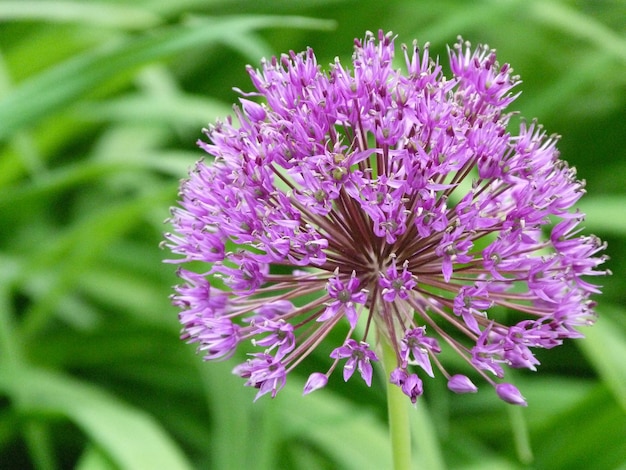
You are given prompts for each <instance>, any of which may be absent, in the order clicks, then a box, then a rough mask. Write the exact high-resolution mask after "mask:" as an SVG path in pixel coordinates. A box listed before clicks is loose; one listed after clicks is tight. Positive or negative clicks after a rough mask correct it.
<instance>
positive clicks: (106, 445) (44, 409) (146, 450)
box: [0, 368, 192, 470]
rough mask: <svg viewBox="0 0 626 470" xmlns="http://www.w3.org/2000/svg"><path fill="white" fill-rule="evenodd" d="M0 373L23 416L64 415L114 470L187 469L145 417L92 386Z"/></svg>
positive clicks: (31, 372)
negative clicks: (89, 440) (104, 456)
mask: <svg viewBox="0 0 626 470" xmlns="http://www.w3.org/2000/svg"><path fill="white" fill-rule="evenodd" d="M6 372H7V373H3V374H2V375H0V389H1V390H2V391H3V392H4V393H5V394H7V395H9V396H11V397H12V398H13V399H14V400H15V401H16V402H17V406H18V407H19V410H20V412H22V413H24V414H25V415H41V414H42V413H43V415H44V416H45V415H48V414H51V415H56V416H58V415H59V414H60V415H62V416H65V417H67V418H68V419H70V420H71V421H72V422H73V423H75V424H76V425H77V426H78V427H79V428H80V429H82V430H83V432H85V434H86V435H87V436H88V437H89V438H90V439H91V441H92V442H93V443H95V444H96V445H97V446H98V447H99V448H100V449H102V450H103V451H104V452H105V453H106V454H107V455H108V456H109V457H110V458H111V460H112V461H113V462H114V463H115V464H116V466H117V467H119V468H128V469H131V468H133V469H134V468H137V469H140V468H146V469H149V468H154V469H156V468H167V469H172V470H186V469H191V468H192V467H191V464H190V463H189V462H188V461H187V459H186V457H185V456H184V454H183V453H182V451H181V450H180V449H179V448H178V446H177V445H176V443H175V442H174V441H173V440H172V439H171V438H170V437H169V436H168V435H167V434H166V433H165V432H164V430H163V428H162V427H161V425H160V424H159V423H158V422H157V421H155V420H154V418H152V417H151V416H150V415H148V414H146V413H145V412H143V411H140V410H138V409H136V408H133V407H131V406H129V405H127V404H125V403H122V402H120V401H118V400H117V399H115V398H114V397H113V396H111V395H108V394H107V393H105V392H104V391H103V390H101V389H98V388H97V387H94V386H91V385H88V384H86V383H83V382H80V381H78V380H76V379H73V378H71V377H69V376H65V375H61V374H59V373H54V374H53V373H49V372H44V371H40V370H36V369H31V368H22V369H21V370H19V372H18V371H6Z"/></svg>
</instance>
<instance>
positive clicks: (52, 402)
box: [0, 0, 626, 470]
mask: <svg viewBox="0 0 626 470" xmlns="http://www.w3.org/2000/svg"><path fill="white" fill-rule="evenodd" d="M624 17H626V4H625V3H622V2H620V1H617V0H613V1H610V0H585V1H583V0H577V1H574V0H570V1H565V0H563V1H557V0H508V1H499V2H496V1H491V0H482V1H479V2H464V1H462V0H456V1H453V0H445V1H441V2H426V1H412V0H392V1H388V2H381V1H375V0H360V1H358V2H356V1H347V0H345V1H341V0H334V1H332V0H303V1H300V2H291V1H288V0H273V1H272V0H265V1H259V2H251V1H250V2H246V1H243V0H240V1H227V0H212V1H206V0H205V1H200V0H179V1H177V2H168V1H165V0H142V1H137V2H131V1H123V0H99V1H79V0H74V1H35V0H32V1H31V0H22V1H4V0H2V1H0V22H1V27H0V220H1V221H2V222H1V224H0V396H1V397H2V398H1V402H0V403H1V405H2V408H0V467H1V468H7V469H18V468H19V469H28V468H37V469H43V470H48V469H50V470H53V469H62V468H78V469H82V470H90V469H113V468H121V469H140V470H141V469H152V468H168V469H188V468H216V469H231V468H232V469H240V468H258V469H265V468H266V469H273V468H284V469H289V468H294V469H306V468H315V469H317V468H320V469H324V468H328V469H330V468H346V469H351V468H354V469H357V468H358V469H363V468H366V469H367V468H385V467H386V466H388V462H389V461H390V457H389V454H390V450H389V448H388V443H387V434H386V424H385V411H384V410H385V408H384V407H385V404H384V392H383V390H384V386H383V385H384V384H383V379H382V377H378V384H374V387H373V388H372V389H366V388H365V387H364V386H361V385H359V384H355V385H352V384H350V385H349V386H341V387H334V386H333V383H332V381H331V383H330V384H329V386H328V387H326V388H325V389H324V390H322V391H319V392H316V393H314V394H312V395H310V396H307V397H301V396H300V391H301V389H302V385H303V383H304V377H306V375H302V376H296V377H291V380H290V381H289V382H288V384H287V387H286V388H285V390H283V392H281V394H279V396H278V397H277V398H276V399H275V400H269V399H267V400H265V399H261V400H259V402H257V403H255V404H253V403H252V398H253V397H254V391H253V390H249V389H244V387H243V386H242V382H241V380H240V379H238V378H236V377H233V376H231V374H230V370H231V368H232V366H233V364H234V363H236V362H235V361H239V362H240V360H241V358H238V359H235V360H234V362H224V363H220V364H203V363H201V360H200V358H199V357H197V356H195V355H194V354H193V348H192V347H191V346H186V345H185V344H182V343H181V342H180V341H179V340H178V329H179V327H178V325H177V321H176V311H175V309H174V308H173V307H171V306H170V304H169V300H168V295H169V293H170V292H171V285H172V284H173V283H174V282H175V278H174V273H173V271H174V268H173V267H172V265H170V264H164V263H162V259H163V258H164V257H167V254H165V253H164V252H163V251H161V250H159V249H158V245H159V242H160V240H161V239H162V232H163V231H164V230H166V227H165V226H164V225H163V223H162V222H163V220H164V219H165V218H167V216H168V208H169V207H170V206H171V205H173V204H174V202H175V200H176V187H177V184H178V180H179V179H181V178H183V177H184V176H185V174H186V172H187V170H188V168H190V167H191V165H192V164H193V162H194V161H195V160H196V159H198V158H200V157H201V156H202V152H200V151H199V150H198V149H197V148H196V147H195V140H197V139H198V138H199V137H200V129H201V128H202V127H204V126H206V124H207V123H208V122H211V121H213V120H214V119H215V118H216V117H218V116H224V115H227V114H228V113H229V112H230V103H233V102H235V101H236V99H237V94H236V93H235V92H234V91H233V90H232V89H231V87H233V86H235V87H239V88H241V89H250V85H249V82H248V79H247V75H246V73H245V69H244V67H245V64H246V63H250V64H253V65H254V64H258V62H259V60H260V58H261V57H262V56H267V57H269V56H271V55H273V54H279V53H281V52H286V51H288V50H290V49H292V50H296V51H298V50H303V49H304V48H305V47H306V46H311V47H313V48H314V49H315V51H316V55H317V56H318V58H319V59H320V62H322V63H324V62H326V63H328V62H331V61H332V60H333V59H334V57H335V55H341V56H342V57H343V58H348V57H349V55H350V53H351V49H350V44H351V42H352V39H353V38H354V37H363V35H364V32H365V31H366V30H368V29H369V30H377V29H379V28H382V29H384V30H392V31H394V32H395V33H397V34H398V35H399V39H398V40H399V41H400V42H410V41H411V40H412V39H413V38H417V39H418V40H419V41H421V42H423V41H426V40H428V41H430V42H431V43H432V50H433V51H434V52H437V53H439V54H440V55H444V54H445V53H446V51H445V45H446V44H452V43H454V42H455V40H456V36H457V35H458V34H461V35H462V36H463V37H464V38H465V39H468V40H470V41H472V42H473V43H478V42H482V43H485V42H486V43H488V44H490V45H491V46H493V47H496V48H497V49H498V54H499V58H500V60H501V61H507V62H510V63H511V64H512V65H513V67H514V68H515V70H516V72H517V73H519V74H520V75H521V76H522V79H523V80H524V83H523V84H522V87H521V88H522V90H523V94H522V96H521V97H520V99H519V100H518V102H517V103H516V106H517V107H519V109H520V111H521V113H522V114H523V115H524V116H527V117H533V116H537V117H538V118H539V120H540V121H541V122H542V123H544V125H545V126H546V128H547V129H548V130H549V131H550V132H555V133H559V134H561V135H563V138H562V140H561V143H560V145H559V147H560V149H561V152H562V156H563V158H564V159H565V160H567V161H569V162H570V163H571V164H573V165H575V166H576V167H577V168H578V170H579V176H580V177H581V178H585V179H586V180H587V190H588V195H587V196H586V197H585V198H583V204H582V209H583V211H585V212H586V213H587V221H586V227H587V230H588V232H589V233H591V232H593V233H596V234H597V235H599V236H601V237H602V238H603V239H606V240H608V242H609V250H608V252H609V254H610V256H611V258H612V261H611V262H609V267H610V268H611V269H612V270H613V271H614V273H615V274H614V275H613V276H612V277H610V278H607V279H606V280H605V281H606V282H605V288H604V290H605V294H604V295H602V296H601V297H599V298H598V299H597V300H598V301H599V308H598V311H599V312H600V318H599V320H598V323H597V325H596V326H594V327H593V328H588V329H586V330H585V331H584V333H585V334H586V336H587V338H586V339H584V340H577V341H572V342H570V343H569V344H568V345H566V346H565V347H562V348H558V349H561V350H560V351H557V350H554V351H546V352H545V353H544V354H542V355H541V356H540V360H541V361H542V365H541V366H540V368H539V371H538V372H537V373H534V374H532V375H531V374H522V373H520V374H518V376H517V377H516V384H517V385H518V386H519V388H520V389H521V390H522V391H523V393H524V395H525V396H526V398H527V399H528V402H529V407H528V408H527V409H523V410H522V409H519V408H513V409H512V407H507V406H506V405H504V404H503V403H502V402H501V401H500V400H499V399H498V398H497V397H496V396H495V395H494V394H491V393H490V392H489V390H488V387H485V390H484V393H479V394H477V395H473V396H454V395H451V394H450V393H448V392H445V390H444V389H445V383H442V382H440V381H438V380H432V381H426V383H425V388H426V392H425V397H424V398H425V399H424V400H423V401H421V402H420V403H419V404H418V406H417V407H416V409H415V411H414V412H413V416H412V417H411V419H412V423H413V426H414V447H415V449H416V450H417V451H416V452H415V460H416V465H418V464H419V465H421V468H428V469H437V468H455V469H470V468H511V469H518V468H538V469H539V468H550V469H559V468H568V469H571V468H594V469H614V468H624V466H625V465H626V447H625V446H624V445H623V444H624V442H626V426H625V425H624V423H625V422H626V361H624V358H625V357H626V316H625V315H624V311H625V310H626V305H625V304H624V299H623V295H622V293H623V292H624V290H625V289H626V276H624V275H623V274H622V272H621V270H620V263H619V262H618V260H620V259H623V257H624V256H626V253H625V252H624V251H625V250H626V243H624V242H625V239H626V223H625V222H624V219H623V211H624V205H625V204H626V190H625V188H624V184H623V181H622V179H623V177H622V175H624V174H626V163H625V162H626V150H625V149H626V132H625V131H624V122H626V78H625V77H626V30H625V29H624V22H623V18H624ZM442 62H444V63H445V61H442ZM321 359H322V357H321V356H320V360H321ZM445 359H447V360H449V361H454V360H455V359H454V357H449V358H444V360H445ZM303 372H304V373H306V371H303ZM444 392H445V393H444Z"/></svg>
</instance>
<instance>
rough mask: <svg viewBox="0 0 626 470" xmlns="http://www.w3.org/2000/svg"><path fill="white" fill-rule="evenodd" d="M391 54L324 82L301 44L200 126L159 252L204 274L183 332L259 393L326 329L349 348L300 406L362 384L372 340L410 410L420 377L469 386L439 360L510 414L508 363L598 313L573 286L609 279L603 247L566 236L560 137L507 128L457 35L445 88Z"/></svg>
mask: <svg viewBox="0 0 626 470" xmlns="http://www.w3.org/2000/svg"><path fill="white" fill-rule="evenodd" d="M394 54H395V48H394V37H393V36H392V35H390V34H383V33H382V32H381V33H379V34H378V36H375V35H373V34H371V33H368V34H367V35H366V37H365V40H363V41H359V40H357V41H355V49H354V55H353V59H352V63H351V65H350V67H344V65H343V64H342V63H341V62H340V61H339V60H336V61H335V63H333V64H332V65H331V66H330V70H329V71H328V72H324V71H322V69H321V68H320V67H319V66H318V64H317V61H316V58H315V55H314V53H313V51H312V50H310V49H309V50H307V51H306V52H303V53H301V54H295V53H293V52H292V53H290V54H288V55H282V56H281V57H278V58H272V59H270V60H268V61H263V63H262V65H261V68H260V69H258V70H257V69H254V68H252V67H249V68H248V73H249V75H250V77H251V79H252V83H253V85H254V87H255V88H256V91H254V92H251V93H244V94H243V97H242V98H241V100H240V101H241V107H235V117H236V119H237V121H238V123H234V122H233V120H231V119H227V120H226V121H224V122H218V123H216V124H215V125H213V126H211V127H209V129H206V130H205V133H206V136H207V138H208V141H207V142H199V145H200V146H201V147H202V148H203V149H204V150H205V151H206V152H207V153H208V154H210V155H211V156H213V157H214V158H213V160H212V161H208V160H207V161H205V160H201V161H199V162H198V163H197V164H196V166H195V168H194V169H193V170H192V171H191V172H190V174H189V178H188V179H187V180H186V181H185V182H183V183H182V185H181V191H180V198H181V201H180V207H178V208H175V209H173V210H172V217H171V223H172V224H173V227H174V231H175V233H172V234H167V235H166V242H165V244H166V245H167V246H168V247H169V248H170V249H171V250H172V252H173V253H175V254H177V255H180V256H182V259H179V260H178V262H182V263H191V262H193V263H194V265H195V266H202V265H203V264H204V265H205V266H206V267H205V268H204V269H202V268H201V269H202V273H201V274H198V273H194V272H192V271H189V270H185V269H180V270H179V276H180V278H181V279H182V281H183V283H182V284H181V285H180V286H178V287H176V293H175V294H174V296H173V302H174V304H175V305H177V306H178V307H180V309H181V313H180V321H181V323H182V325H183V333H182V337H183V338H184V339H186V340H187V341H189V342H192V343H196V344H197V346H198V350H199V351H200V352H202V353H203V354H204V357H205V359H220V358H225V357H230V356H231V355H232V354H233V353H234V352H235V350H236V349H237V347H238V346H239V345H240V344H241V343H243V342H246V343H250V344H251V345H252V347H253V348H255V351H256V352H253V353H251V355H250V358H249V360H248V361H246V362H244V363H243V364H241V365H239V366H238V367H236V368H235V370H234V372H235V373H236V374H239V375H240V376H242V377H243V378H245V379H247V382H246V384H247V385H251V386H254V387H256V388H258V389H259V392H258V394H257V397H258V396H261V395H263V394H265V393H270V394H271V395H272V396H274V395H275V394H276V393H277V392H278V391H279V390H280V389H281V388H282V387H283V386H284V384H285V381H286V378H287V376H288V374H289V372H291V371H292V370H293V369H294V368H295V367H296V366H297V365H298V364H300V363H301V362H302V361H303V360H304V359H305V358H306V357H307V356H308V355H309V354H311V352H312V351H313V350H315V349H316V348H317V347H318V345H319V344H320V343H322V342H323V341H324V340H325V339H327V337H328V333H329V332H330V331H331V330H335V329H339V330H340V331H343V332H344V333H345V340H344V341H343V343H342V344H334V345H332V347H334V349H333V351H332V353H331V354H330V360H329V366H328V369H327V370H325V371H320V372H315V373H313V374H312V375H311V377H310V378H309V380H308V381H307V384H306V385H305V393H309V392H311V391H313V390H316V389H319V388H322V387H324V386H325V385H326V384H327V382H328V379H329V377H330V376H331V375H332V373H333V371H334V370H335V368H336V367H337V366H338V365H339V363H342V364H343V377H344V379H345V380H348V379H350V378H351V377H352V376H353V375H354V372H355V371H358V372H359V375H360V376H361V378H362V379H363V380H364V381H365V383H366V384H367V385H370V384H371V381H372V374H373V367H372V364H373V363H376V362H377V361H378V357H377V355H376V352H375V349H376V340H377V339H378V338H379V337H377V336H376V335H379V336H382V337H384V340H385V341H388V342H389V344H391V346H392V349H393V350H394V351H395V353H396V356H397V367H396V368H395V369H394V370H393V371H392V372H391V374H390V376H389V380H390V381H391V382H392V383H394V384H396V385H397V386H398V387H400V388H401V389H402V391H403V392H404V393H405V394H406V395H407V396H408V397H409V398H410V399H411V401H413V402H415V400H416V399H417V397H418V396H419V395H421V394H422V388H423V387H422V385H423V383H422V380H421V379H420V377H419V375H418V373H420V374H425V375H428V376H434V375H435V374H436V370H438V371H439V373H441V374H443V375H444V376H445V377H446V378H447V379H448V387H449V389H450V390H452V391H453V392H456V393H469V392H475V391H476V390H477V387H476V386H475V385H474V383H473V382H472V381H471V380H470V379H469V378H468V377H467V376H466V375H463V374H459V373H456V372H457V371H452V372H449V371H448V370H447V369H446V367H445V366H444V365H443V364H442V363H441V361H440V360H439V358H438V355H439V353H440V351H442V349H443V348H448V349H449V350H452V351H454V352H456V353H458V354H459V355H460V356H461V357H462V358H463V359H464V360H465V362H466V363H467V365H468V366H469V367H468V368H467V369H468V370H470V371H471V370H473V372H472V373H471V374H470V375H476V376H482V377H483V379H485V380H486V381H487V382H488V383H489V384H491V385H492V386H494V387H495V390H496V393H497V395H498V396H499V397H500V398H502V399H503V400H504V401H507V402H509V403H514V404H518V405H524V404H525V403H526V402H525V400H524V399H523V397H522V395H521V394H520V392H519V391H517V389H516V388H514V387H513V386H512V385H510V384H508V383H506V382H500V379H502V378H503V377H504V374H505V369H506V367H513V368H528V369H531V370H535V369H536V366H537V365H538V364H539V361H538V360H537V359H536V358H535V356H534V355H533V352H532V350H533V348H552V347H555V346H558V345H560V344H561V343H562V341H563V340H564V339H567V338H577V337H580V336H581V335H580V333H579V332H578V329H577V328H578V327H579V326H581V325H589V324H591V323H593V321H594V319H595V313H594V310H593V308H594V303H593V302H592V301H591V300H590V296H591V295H592V294H594V293H598V292H599V289H598V287H596V286H595V285H593V284H591V283H590V282H589V281H588V280H586V278H587V277H589V276H597V275H602V274H605V273H606V271H602V270H599V269H598V266H599V265H600V264H601V263H602V262H603V261H604V259H605V257H604V256H601V255H599V252H601V251H602V250H603V249H604V244H603V243H602V242H601V241H600V240H599V239H597V238H596V237H593V236H591V237H590V236H584V235H581V234H580V228H579V223H580V222H581V221H582V220H583V214H581V213H580V212H578V211H576V210H574V209H573V206H574V204H575V203H576V202H577V201H578V199H579V198H580V197H581V196H582V195H583V193H584V184H583V183H582V182H580V181H578V180H576V174H575V170H574V169H573V168H570V167H568V166H567V164H566V163H565V162H563V161H562V160H560V159H559V154H558V151H557V149H556V143H557V138H556V137H555V136H549V135H547V134H546V132H545V131H544V130H543V128H542V127H541V126H540V125H538V124H537V123H535V122H532V123H527V122H524V121H521V122H519V123H518V124H517V125H515V124H514V122H513V113H512V112H509V111H507V108H508V106H509V105H510V104H511V103H512V102H513V101H514V99H515V98H516V96H517V93H516V87H517V85H518V78H517V77H515V76H514V75H512V69H511V68H510V67H509V65H508V64H504V65H502V66H500V65H499V64H498V62H497V61H496V56H495V52H494V51H493V50H491V49H489V48H488V47H487V46H479V47H477V48H476V49H472V48H471V46H470V45H469V44H468V43H464V42H463V41H461V40H459V42H458V43H457V44H456V45H455V46H454V47H453V48H451V49H449V59H450V68H451V71H452V75H451V76H450V77H446V76H444V74H443V72H442V67H441V66H440V65H439V63H438V61H436V60H433V59H431V58H430V56H429V50H428V45H426V46H425V47H424V50H423V52H420V51H419V50H418V48H417V46H416V45H415V44H414V45H413V46H412V47H406V46H403V47H402V55H403V58H404V71H402V70H401V69H400V68H398V67H396V65H394V63H393V60H394ZM258 98H260V101H261V102H260V103H258V102H256V101H254V100H253V99H258ZM505 310H508V311H509V313H508V314H507V315H503V313H504V311H505ZM511 312H512V313H511ZM333 336H335V335H333ZM372 340H373V342H372ZM370 344H373V347H372V346H370ZM344 361H345V362H344ZM464 373H467V372H466V371H464Z"/></svg>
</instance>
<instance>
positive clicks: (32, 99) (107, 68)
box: [0, 16, 333, 139]
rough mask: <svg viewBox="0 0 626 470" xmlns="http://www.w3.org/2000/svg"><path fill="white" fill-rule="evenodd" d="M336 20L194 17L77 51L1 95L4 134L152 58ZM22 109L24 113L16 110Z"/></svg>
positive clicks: (0, 130)
mask: <svg viewBox="0 0 626 470" xmlns="http://www.w3.org/2000/svg"><path fill="white" fill-rule="evenodd" d="M332 24H333V23H332V22H329V21H324V20H316V19H312V18H304V17H293V16H289V17H287V16H285V17H280V16H234V17H228V18H215V19H213V20H211V21H209V20H207V21H193V22H192V24H189V25H182V26H181V25H176V26H172V27H167V28H163V29H161V30H158V31H154V32H151V33H150V34H145V35H142V36H140V37H139V38H131V39H126V40H123V41H116V42H115V43H113V44H112V43H109V44H106V45H104V46H103V47H100V48H97V49H95V50H91V51H88V52H86V53H84V54H81V55H77V56H75V57H74V58H72V59H69V60H67V61H66V62H64V63H62V64H59V65H58V66H56V67H53V68H52V69H50V70H46V71H44V72H42V73H41V74H39V75H37V76H35V77H33V78H31V79H29V80H27V81H25V82H23V83H22V84H20V85H19V86H17V87H16V88H15V89H13V90H12V91H11V92H10V93H9V94H8V95H7V96H5V97H4V99H2V101H0V122H2V126H1V127H0V139H5V138H6V137H7V136H9V135H11V134H12V133H13V132H15V131H16V130H18V129H20V128H22V127H24V126H27V125H32V124H35V123H36V122H38V121H39V120H41V119H42V118H44V117H45V116H47V115H49V114H51V113H53V112H54V111H56V110H58V109H59V108H61V107H63V106H67V105H68V104H70V103H72V102H74V101H75V100H76V99H77V98H78V97H80V96H82V95H83V94H85V93H87V92H88V91H90V90H92V89H93V88H95V87H96V86H98V85H100V84H102V83H104V82H105V81H106V80H108V79H110V78H112V77H114V76H119V75H121V74H122V73H123V72H124V71H126V70H129V69H131V68H134V67H138V66H140V65H144V64H146V63H148V62H151V61H154V60H158V59H166V58H169V57H172V56H174V55H175V54H180V53H182V52H184V51H186V50H189V49H192V48H195V47H205V46H206V45H207V44H210V43H216V42H220V41H222V40H224V38H227V37H229V36H237V35H240V34H242V33H244V32H246V31H249V30H253V29H260V28H269V27H290V28H318V29H320V28H329V27H330V26H332ZM18 109H19V113H16V110H18Z"/></svg>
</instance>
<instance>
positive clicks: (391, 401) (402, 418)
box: [381, 335, 411, 470]
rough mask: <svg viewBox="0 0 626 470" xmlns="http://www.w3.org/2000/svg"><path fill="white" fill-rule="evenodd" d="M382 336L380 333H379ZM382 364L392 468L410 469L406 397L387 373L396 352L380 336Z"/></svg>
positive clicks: (391, 368)
mask: <svg viewBox="0 0 626 470" xmlns="http://www.w3.org/2000/svg"><path fill="white" fill-rule="evenodd" d="M381 336H382V335H381ZM381 344H382V350H383V364H384V367H385V372H386V377H387V415H388V417H389V434H390V437H391V452H392V455H393V468H394V470H410V469H411V428H410V426H409V413H408V411H409V408H408V406H409V405H408V403H409V402H408V400H409V399H408V397H407V396H406V395H404V394H403V393H402V390H401V389H400V388H399V387H398V386H396V385H394V384H392V383H390V382H389V374H390V373H391V371H392V370H393V369H394V368H395V367H396V353H395V351H394V350H393V348H392V347H391V345H390V344H389V343H388V341H387V339H386V338H384V337H381Z"/></svg>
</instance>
